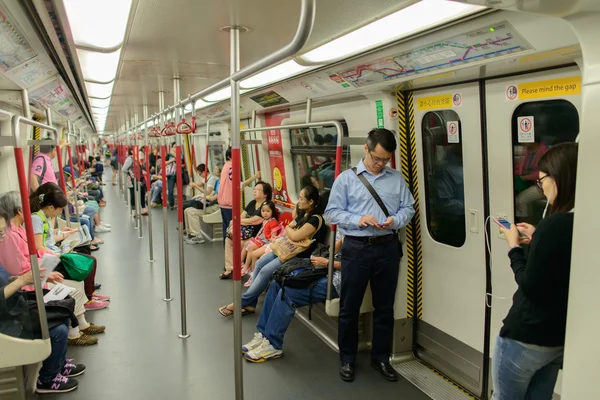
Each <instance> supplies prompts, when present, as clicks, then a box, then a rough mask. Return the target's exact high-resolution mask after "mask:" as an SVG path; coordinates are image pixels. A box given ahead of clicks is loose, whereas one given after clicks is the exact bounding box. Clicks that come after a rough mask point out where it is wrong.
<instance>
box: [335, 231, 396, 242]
mask: <svg viewBox="0 0 600 400" xmlns="http://www.w3.org/2000/svg"><path fill="white" fill-rule="evenodd" d="M397 238H398V234H397V233H393V234H391V235H384V236H346V239H352V240H356V241H359V242H362V243H368V244H381V243H387V242H391V241H392V240H395V239H397Z"/></svg>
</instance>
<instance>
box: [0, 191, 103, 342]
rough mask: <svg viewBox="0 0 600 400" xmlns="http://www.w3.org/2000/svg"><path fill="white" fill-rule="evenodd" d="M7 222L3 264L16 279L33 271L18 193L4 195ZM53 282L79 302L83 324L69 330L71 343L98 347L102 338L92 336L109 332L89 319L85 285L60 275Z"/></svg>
mask: <svg viewBox="0 0 600 400" xmlns="http://www.w3.org/2000/svg"><path fill="white" fill-rule="evenodd" d="M2 219H3V220H4V223H5V226H4V228H3V229H1V230H0V265H2V266H3V267H4V269H6V271H7V272H8V273H9V274H10V275H13V276H17V275H23V274H24V273H26V272H28V271H30V270H31V261H30V260H29V247H28V246H27V235H26V233H25V229H24V228H23V227H22V225H23V223H24V222H25V220H24V217H23V209H22V206H21V197H20V196H19V193H18V192H16V191H12V192H8V193H4V194H3V195H0V220H2ZM43 253H44V251H43V250H38V252H37V256H38V262H41V259H40V258H41V256H42V255H43ZM48 280H49V281H52V282H57V283H58V282H62V283H64V284H65V285H67V286H70V287H73V288H75V289H76V290H75V292H73V293H72V294H71V296H72V297H73V298H74V299H75V316H76V317H77V321H78V322H79V326H78V327H69V339H68V344H70V345H74V346H89V345H92V344H96V343H97V342H98V339H97V338H96V337H94V336H90V335H92V334H98V333H102V332H104V330H105V329H106V328H105V327H104V326H101V325H94V324H92V323H89V322H88V321H87V320H86V319H85V307H84V304H85V303H86V302H87V301H88V299H87V297H86V296H85V293H84V290H83V282H75V281H68V280H65V281H63V276H62V275H61V274H60V273H58V272H53V273H51V274H50V275H49V278H48Z"/></svg>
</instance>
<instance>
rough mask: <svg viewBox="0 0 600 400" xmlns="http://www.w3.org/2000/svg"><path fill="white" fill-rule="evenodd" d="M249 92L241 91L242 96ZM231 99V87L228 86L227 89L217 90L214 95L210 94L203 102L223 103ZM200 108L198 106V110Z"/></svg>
mask: <svg viewBox="0 0 600 400" xmlns="http://www.w3.org/2000/svg"><path fill="white" fill-rule="evenodd" d="M247 91H248V90H247V89H246V90H243V89H240V94H243V93H246V92H247ZM230 97H231V87H230V86H227V87H226V88H223V89H221V90H217V91H216V92H214V93H211V94H209V95H208V96H206V97H203V98H202V100H204V101H207V102H209V103H215V102H218V101H223V100H226V99H228V98H230ZM198 108H199V107H197V106H196V109H198Z"/></svg>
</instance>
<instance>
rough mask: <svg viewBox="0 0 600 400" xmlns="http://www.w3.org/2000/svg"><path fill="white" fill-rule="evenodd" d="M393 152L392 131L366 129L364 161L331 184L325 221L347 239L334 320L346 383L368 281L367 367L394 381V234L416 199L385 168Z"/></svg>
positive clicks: (399, 249) (409, 216)
mask: <svg viewBox="0 0 600 400" xmlns="http://www.w3.org/2000/svg"><path fill="white" fill-rule="evenodd" d="M395 150H396V139H395V138H394V134H393V133H392V132H391V131H389V130H387V129H373V130H371V131H370V132H369V134H368V136H367V140H366V143H365V157H364V158H363V159H362V160H361V161H360V162H359V163H358V165H357V166H356V168H353V169H349V170H347V171H344V172H343V173H341V174H340V176H339V177H338V178H337V179H336V180H335V182H334V184H333V187H332V188H331V195H330V198H329V203H328V205H327V209H326V210H325V217H326V218H327V219H328V220H329V222H330V223H332V224H336V225H337V227H338V229H339V230H340V232H341V234H342V235H345V237H346V240H345V241H344V245H343V250H342V268H343V274H342V286H341V293H340V313H339V318H338V345H339V348H340V360H341V367H340V377H341V378H342V379H343V380H344V381H346V382H351V381H353V380H354V362H355V360H356V353H357V348H358V317H359V311H360V306H361V304H362V300H363V296H364V293H365V290H366V288H367V284H368V283H369V281H370V282H371V292H372V294H373V305H374V307H375V311H374V313H373V345H372V348H371V365H372V366H373V367H374V368H375V369H376V370H377V371H378V372H379V373H380V374H381V376H383V377H384V378H385V379H387V380H389V381H396V380H397V379H398V376H397V374H396V372H395V371H394V369H393V368H392V366H391V365H390V363H389V357H390V353H391V349H392V341H393V331H394V299H395V295H396V286H397V284H398V274H399V270H400V257H401V256H402V246H401V244H400V242H399V240H398V233H397V230H398V229H400V228H402V227H404V226H406V225H407V224H408V223H409V222H410V220H411V219H412V217H413V216H414V214H415V210H414V208H413V205H414V202H415V200H414V199H413V196H412V194H411V193H410V191H409V190H408V187H407V186H406V183H405V182H404V178H403V177H402V174H401V173H400V172H399V171H396V170H394V169H392V168H390V167H387V164H388V163H389V161H390V160H391V157H392V155H393V153H394V151H395ZM361 175H362V176H364V178H366V180H367V181H368V182H369V184H370V185H371V186H372V187H373V189H374V190H375V192H376V193H377V194H378V195H379V197H380V198H381V201H382V205H383V206H385V208H386V209H387V210H386V211H384V210H383V208H382V207H381V206H380V205H379V204H378V202H377V201H376V200H375V198H374V197H373V195H372V194H371V192H370V191H369V189H368V188H367V187H366V185H365V184H363V182H361V179H360V178H359V177H360V176H361ZM386 214H387V215H386Z"/></svg>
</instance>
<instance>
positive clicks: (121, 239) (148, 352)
mask: <svg viewBox="0 0 600 400" xmlns="http://www.w3.org/2000/svg"><path fill="white" fill-rule="evenodd" d="M109 171H110V170H109ZM107 177H108V174H107ZM107 181H108V182H110V180H107ZM105 195H106V198H107V201H108V206H107V207H106V208H104V209H102V218H103V220H105V221H106V222H107V223H110V224H111V225H112V232H111V233H104V234H100V235H99V237H101V238H103V239H104V240H105V242H106V243H105V244H103V245H102V246H101V249H100V250H99V251H97V252H95V253H94V255H96V256H97V258H98V260H99V268H98V272H97V278H96V279H97V281H98V282H100V283H102V290H101V291H102V294H105V295H109V296H110V297H111V300H112V301H111V305H110V306H109V307H108V308H107V309H104V310H98V311H92V312H87V313H86V314H87V316H88V320H89V321H92V322H94V323H96V324H102V325H106V327H107V329H106V332H105V333H104V334H101V335H98V338H99V339H100V340H99V343H98V344H97V345H95V346H92V347H86V348H76V347H69V349H68V356H69V357H75V358H76V362H78V363H84V364H85V365H86V366H87V371H86V373H85V374H84V375H83V376H81V377H79V378H77V379H78V381H79V388H78V389H77V390H76V391H74V392H71V393H66V394H62V395H56V396H52V398H54V399H61V400H63V399H64V400H69V399H79V398H85V399H87V400H100V399H101V400H105V399H119V400H120V399H132V400H133V399H145V400H154V399H157V400H158V399H211V400H213V399H215V400H220V399H223V400H229V399H234V398H235V394H234V377H233V375H234V367H233V364H234V362H233V357H234V350H235V354H236V356H238V357H242V355H241V353H240V351H239V349H233V318H224V317H222V316H221V315H220V314H219V313H218V311H217V309H218V307H219V306H222V305H224V304H227V303H229V302H230V301H231V299H232V292H233V287H232V281H229V280H227V281H221V280H219V279H218V274H219V273H220V272H221V270H222V265H223V246H222V243H221V242H215V243H209V242H206V243H205V244H197V245H187V244H186V245H185V260H186V263H185V264H186V289H187V323H188V332H189V333H190V337H189V338H188V339H185V340H182V339H180V338H179V337H178V335H179V334H180V333H181V320H180V296H179V261H178V260H179V258H178V252H177V248H178V241H177V240H178V239H177V231H176V229H175V226H176V225H175V224H176V216H177V214H176V211H169V216H168V217H169V229H168V231H169V250H170V264H171V265H170V272H171V282H172V284H171V294H172V297H173V299H174V300H173V301H172V302H169V303H167V302H165V301H163V298H164V297H165V275H164V274H165V272H164V257H163V223H162V218H163V217H162V209H154V210H153V211H155V212H154V214H153V222H154V229H153V231H154V257H155V260H156V261H155V262H154V263H149V262H148V258H149V257H148V237H147V225H146V224H147V217H144V227H143V231H144V238H143V239H138V231H137V230H135V228H134V225H133V219H132V218H130V217H129V210H128V208H127V207H126V205H125V203H124V201H123V197H122V195H121V194H120V192H119V189H118V187H117V186H106V187H105ZM261 302H262V300H261ZM260 304H261V303H259V308H258V310H257V311H258V312H260ZM258 312H257V314H255V315H249V316H246V317H244V318H243V341H244V342H246V341H249V340H250V339H251V338H252V336H253V334H254V332H255V331H256V329H255V326H256V322H257V320H258V315H259V314H258ZM338 360H339V359H338V355H337V354H336V353H335V352H334V351H333V350H331V348H329V347H328V346H327V345H326V344H325V343H324V342H322V341H321V340H320V339H319V338H317V336H315V335H314V334H313V333H312V332H311V331H310V330H309V329H308V328H307V327H306V326H305V325H304V324H303V323H302V322H300V321H299V320H296V319H294V321H293V322H292V324H291V326H290V328H289V330H288V332H287V334H286V336H285V347H284V356H283V357H282V358H280V359H278V360H273V361H269V362H266V363H263V364H251V363H248V362H246V361H244V362H243V365H244V369H243V376H244V395H245V398H246V399H251V400H252V399H261V400H275V399H277V400H279V399H297V400H300V399H333V398H342V399H347V400H350V399H367V398H395V399H396V398H401V399H405V400H423V399H429V397H428V396H426V395H425V394H423V393H422V392H421V391H420V390H419V389H417V388H416V387H415V386H413V385H412V384H411V383H410V382H408V381H407V380H405V379H404V378H402V377H401V378H400V380H399V381H398V382H396V383H390V382H387V381H385V380H384V379H383V378H381V377H380V376H379V375H378V374H377V372H376V371H375V370H373V369H372V368H371V367H370V365H369V354H368V353H364V352H363V353H361V354H360V356H359V359H358V362H357V371H356V380H355V381H354V382H352V383H345V382H343V381H342V380H341V379H340V378H339V375H338V367H339V361H338Z"/></svg>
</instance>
